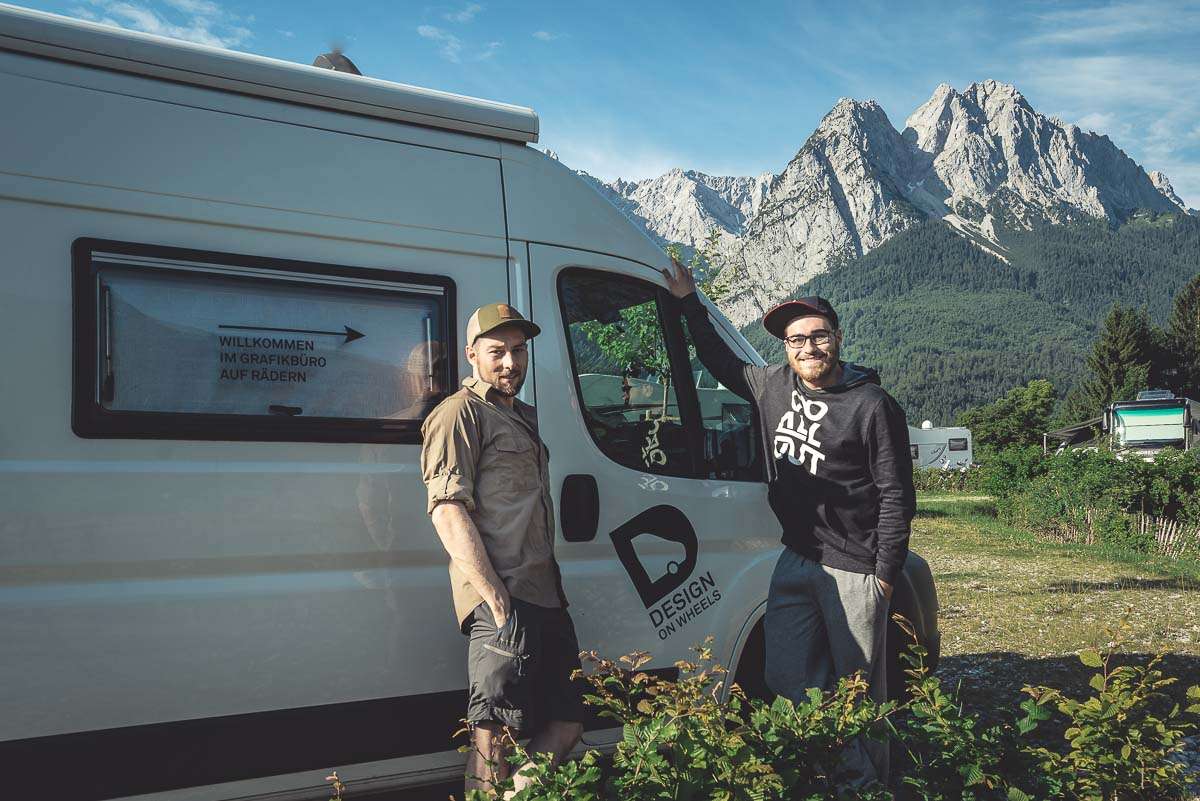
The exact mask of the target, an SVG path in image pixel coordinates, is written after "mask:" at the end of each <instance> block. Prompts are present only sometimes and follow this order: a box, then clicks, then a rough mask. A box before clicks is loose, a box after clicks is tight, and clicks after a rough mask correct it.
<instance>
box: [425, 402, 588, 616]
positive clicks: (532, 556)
mask: <svg viewBox="0 0 1200 801" xmlns="http://www.w3.org/2000/svg"><path fill="white" fill-rule="evenodd" d="M493 394H494V390H492V388H491V386H489V385H488V384H485V383H484V382H482V381H479V380H478V379H476V378H467V379H465V380H464V381H463V388H462V389H460V390H459V391H458V392H456V393H454V394H453V395H451V396H450V397H448V398H446V399H445V400H444V401H442V402H441V403H440V404H438V406H437V408H435V409H434V410H433V411H432V412H431V413H430V415H429V417H427V418H426V419H425V423H424V424H423V425H422V426H421V433H422V434H423V435H424V443H423V444H422V446H421V477H422V479H423V480H424V481H425V486H426V488H427V489H428V492H429V505H428V512H429V513H430V514H433V509H434V507H435V506H437V505H438V504H439V503H441V502H443V501H459V502H461V503H462V504H463V505H464V506H465V507H466V509H467V512H468V513H469V514H470V516H471V519H472V520H473V521H474V522H475V527H476V528H477V529H478V530H479V536H480V538H481V539H482V540H483V547H484V550H486V551H487V555H488V559H489V560H490V561H491V563H492V567H493V568H494V569H495V571H496V573H497V574H498V575H499V576H500V580H501V581H503V582H504V586H505V587H507V588H508V592H509V594H510V595H512V596H513V597H514V598H519V599H520V600H522V601H527V602H529V603H531V604H537V605H538V606H545V607H550V608H557V607H565V606H566V605H567V601H566V597H565V596H564V595H563V592H562V580H561V577H560V575H559V570H558V563H557V562H556V561H555V559H554V502H553V500H552V499H551V497H550V470H549V461H550V453H549V451H548V450H547V449H546V446H545V445H544V444H543V443H542V440H541V437H539V436H538V428H537V417H536V415H535V412H534V408H533V407H532V406H530V405H529V404H527V403H523V402H521V401H520V400H517V399H515V398H514V399H513V408H512V409H509V408H507V407H506V406H503V405H501V404H499V403H497V402H495V401H494V400H493V399H492V398H493ZM450 587H451V590H452V592H453V595H454V612H455V615H456V616H457V618H458V623H459V626H460V627H461V626H462V625H463V623H464V621H465V620H466V619H467V618H468V617H469V616H470V614H471V612H472V611H473V610H474V609H475V607H476V606H478V605H479V604H480V602H482V601H483V597H482V596H481V595H480V594H479V591H478V590H477V589H476V588H475V587H474V586H472V585H471V582H470V581H468V580H467V577H466V576H465V575H464V574H463V572H462V571H461V570H460V569H459V568H458V567H457V566H456V565H455V564H454V563H453V562H451V563H450Z"/></svg>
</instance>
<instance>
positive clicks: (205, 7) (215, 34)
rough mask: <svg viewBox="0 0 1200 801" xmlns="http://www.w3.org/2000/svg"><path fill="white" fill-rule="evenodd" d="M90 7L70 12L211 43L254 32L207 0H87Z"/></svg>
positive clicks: (227, 43)
mask: <svg viewBox="0 0 1200 801" xmlns="http://www.w3.org/2000/svg"><path fill="white" fill-rule="evenodd" d="M89 2H90V3H91V5H92V6H93V8H92V9H87V8H83V7H75V8H72V9H71V11H70V13H71V14H74V15H75V16H78V17H81V18H83V19H87V20H91V21H93V22H100V23H103V24H105V25H114V26H116V27H119V28H128V29H130V30H135V31H141V32H143V33H153V34H157V35H159V36H169V37H171V38H172V39H183V40H184V41H188V42H196V43H197V44H203V45H210V46H212V47H223V48H231V47H237V46H238V45H241V44H244V43H245V42H246V41H248V40H249V39H251V38H252V37H253V36H254V34H253V32H252V31H251V30H250V29H249V28H247V27H246V24H245V23H246V22H248V21H250V20H243V19H242V18H240V17H238V16H237V15H235V14H232V13H230V12H228V11H226V10H225V9H224V8H222V7H221V6H220V5H218V4H217V3H215V2H211V0H163V2H162V3H161V4H159V5H158V7H153V6H152V5H146V4H140V3H136V2H127V1H126V0H89Z"/></svg>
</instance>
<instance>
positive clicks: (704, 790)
mask: <svg viewBox="0 0 1200 801" xmlns="http://www.w3.org/2000/svg"><path fill="white" fill-rule="evenodd" d="M900 622H901V625H902V626H904V625H906V622H905V621H902V620H901V621H900ZM909 631H910V634H911V628H910V629H909ZM710 642H711V639H710V640H709V641H706V642H705V644H704V645H702V646H699V647H698V648H697V649H696V650H697V653H698V656H699V660H698V661H697V662H679V663H677V667H678V668H679V669H680V671H681V678H680V679H679V680H678V681H668V680H666V679H661V678H657V677H654V676H652V675H650V674H647V673H644V672H641V671H640V670H639V668H641V667H642V666H643V665H644V664H646V662H648V661H649V656H648V655H647V654H645V653H635V654H631V655H629V656H626V657H622V658H621V660H619V661H616V662H614V661H611V660H607V659H603V658H601V657H599V656H597V655H596V654H594V653H590V654H585V657H586V661H587V662H588V663H589V664H590V665H591V668H592V669H591V671H590V672H589V673H588V674H587V676H586V678H587V681H588V682H589V683H590V685H591V687H592V693H591V694H589V695H588V697H587V701H588V703H589V704H590V705H592V706H594V707H597V708H598V709H599V713H600V715H602V716H605V717H608V718H611V719H613V720H614V721H616V722H618V723H619V724H620V725H621V726H622V739H621V741H620V742H619V743H618V744H617V746H616V751H615V753H614V754H613V756H612V758H611V760H608V761H606V760H605V759H604V758H602V757H601V755H600V754H599V753H598V752H595V751H589V752H587V753H586V754H585V755H584V756H583V757H582V758H581V759H579V760H574V761H568V762H566V763H565V764H563V765H559V766H555V765H553V764H552V763H551V761H550V759H549V756H548V755H545V754H534V755H530V754H528V753H527V752H526V751H525V750H524V749H523V748H522V747H521V745H520V744H518V743H515V742H513V743H512V745H513V749H514V753H513V756H512V758H511V759H512V763H513V765H514V766H517V765H525V764H527V763H531V766H530V767H528V768H526V769H525V775H526V776H528V777H529V778H531V779H532V783H531V785H530V786H529V787H527V788H525V789H523V790H522V791H521V792H519V793H517V794H516V795H515V796H514V798H515V799H516V801H649V800H650V799H656V800H659V799H661V801H667V800H668V799H670V800H671V801H676V800H682V799H693V800H694V801H707V799H718V800H719V801H773V800H776V799H777V800H778V801H784V799H789V800H796V799H800V800H802V801H826V799H859V801H868V800H870V801H884V800H885V799H894V798H904V799H914V801H918V800H919V801H949V800H950V799H955V800H956V801H968V799H969V800H971V801H1031V799H1039V801H1042V800H1044V801H1149V799H1161V801H1169V799H1182V798H1184V797H1185V793H1186V777H1185V773H1184V768H1183V766H1182V765H1180V764H1179V763H1178V762H1176V761H1173V760H1172V759H1171V757H1172V755H1173V754H1175V753H1176V752H1177V751H1178V750H1179V749H1180V747H1181V746H1182V741H1183V737H1184V736H1185V735H1186V734H1187V733H1188V732H1189V731H1191V730H1193V729H1194V726H1193V725H1192V724H1190V723H1189V722H1187V721H1186V720H1184V717H1183V716H1184V714H1196V713H1200V686H1198V687H1192V688H1190V689H1189V690H1188V691H1187V695H1188V698H1189V699H1191V700H1192V704H1191V706H1189V707H1188V708H1187V710H1180V709H1179V708H1178V707H1174V708H1170V709H1169V710H1168V711H1167V712H1165V713H1160V712H1158V711H1157V709H1158V707H1159V706H1161V701H1162V699H1163V697H1164V696H1163V693H1162V690H1163V688H1164V687H1166V686H1167V685H1168V684H1170V683H1171V682H1173V681H1174V679H1170V678H1164V677H1163V675H1162V673H1161V671H1160V670H1159V669H1158V663H1159V662H1158V658H1155V659H1153V660H1151V661H1150V663H1149V664H1147V665H1141V666H1135V665H1124V666H1120V667H1117V666H1114V665H1113V664H1112V663H1111V655H1102V654H1100V653H1099V652H1097V651H1085V652H1084V653H1082V654H1081V655H1080V661H1081V662H1082V664H1083V665H1084V666H1085V667H1089V668H1094V669H1098V672H1097V673H1096V674H1095V675H1094V676H1093V677H1092V680H1091V686H1092V688H1093V689H1094V690H1095V694H1094V695H1093V696H1091V697H1089V698H1086V699H1083V700H1076V699H1072V698H1069V697H1067V696H1066V695H1064V694H1063V693H1061V692H1060V691H1058V690H1054V689H1050V688H1046V687H1026V688H1025V693H1026V694H1028V695H1029V698H1027V699H1026V700H1025V701H1023V702H1022V703H1021V704H1020V709H1019V711H1016V712H1014V714H1013V716H1012V719H1011V720H1010V721H1008V722H1005V723H1001V724H996V725H993V726H991V727H989V728H986V729H985V728H983V727H982V726H981V725H980V722H979V720H978V718H976V717H975V716H973V715H971V714H970V713H968V712H965V711H964V709H963V706H962V703H961V701H960V700H959V699H958V698H957V697H956V694H955V693H954V692H952V691H949V690H947V689H946V688H944V687H943V686H942V684H941V681H940V680H939V679H938V678H937V677H936V676H933V675H931V674H929V672H928V671H927V670H926V669H925V668H924V665H923V659H924V656H925V654H924V651H923V650H922V649H921V648H919V647H916V646H914V647H913V648H912V649H910V653H909V656H908V659H909V661H910V668H909V670H908V671H907V672H908V675H909V678H910V694H909V699H908V700H907V701H905V702H904V703H902V704H898V703H896V702H888V703H883V704H878V703H875V702H874V701H872V700H871V699H870V697H869V696H868V693H867V683H866V681H865V680H864V679H863V678H862V676H860V675H856V676H852V677H849V678H845V679H843V680H842V681H840V682H839V684H838V686H837V688H836V689H834V690H832V691H829V692H821V691H820V690H816V689H814V690H811V691H809V694H808V696H807V697H806V698H805V699H803V701H802V702H801V703H798V704H793V703H791V702H790V701H788V700H786V699H782V698H780V699H776V700H775V701H773V702H772V703H769V704H768V703H766V702H763V701H760V700H757V699H749V698H747V697H746V695H745V694H744V693H743V692H742V691H741V689H740V688H738V687H737V686H736V685H735V686H733V687H732V688H730V691H729V692H728V693H723V692H722V688H723V686H724V681H725V676H726V674H725V671H724V670H723V669H722V668H721V667H720V666H719V665H715V664H713V663H712V653H711V651H710V650H709V644H710ZM1055 714H1057V715H1059V716H1061V717H1062V718H1063V719H1064V721H1065V722H1066V723H1067V724H1068V725H1067V727H1066V731H1065V736H1064V739H1063V740H1062V741H1061V743H1059V745H1058V747H1056V748H1052V747H1049V746H1047V745H1045V744H1044V743H1037V742H1035V741H1034V740H1033V739H1032V738H1031V736H1030V735H1031V734H1032V733H1033V732H1034V730H1035V729H1037V728H1038V726H1039V725H1040V724H1042V723H1043V722H1044V721H1047V720H1049V719H1051V718H1052V717H1054V716H1055ZM889 735H890V736H891V737H892V738H893V739H894V740H896V741H898V745H899V747H900V748H901V749H902V750H903V752H904V753H905V754H907V757H908V765H907V766H906V767H905V766H901V767H899V769H897V770H894V773H897V774H899V781H898V782H895V783H896V784H897V785H898V787H896V788H895V790H894V792H895V794H893V790H891V789H888V788H884V787H881V786H878V785H875V786H872V787H866V788H853V789H852V788H850V787H849V786H847V783H846V782H845V781H844V776H843V774H842V773H841V767H840V755H841V753H842V751H843V749H844V748H845V747H846V746H847V744H848V743H850V742H851V741H852V740H853V739H854V738H856V737H885V736H889ZM496 789H497V791H498V792H500V793H504V792H506V791H509V790H511V789H512V781H511V779H508V780H505V781H502V782H498V783H497V786H496ZM485 798H486V796H484V794H482V793H480V792H478V791H473V792H472V793H471V794H469V795H468V801H483V799H485Z"/></svg>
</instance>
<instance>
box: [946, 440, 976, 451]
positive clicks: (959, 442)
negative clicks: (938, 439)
mask: <svg viewBox="0 0 1200 801" xmlns="http://www.w3.org/2000/svg"><path fill="white" fill-rule="evenodd" d="M956 445H961V447H955V446H956ZM946 447H947V449H949V450H951V451H955V452H957V453H961V452H962V451H965V450H967V449H969V448H970V447H971V443H970V441H969V440H968V439H967V438H966V437H950V438H949V439H947V440H946Z"/></svg>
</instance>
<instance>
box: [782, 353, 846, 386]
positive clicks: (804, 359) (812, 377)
mask: <svg viewBox="0 0 1200 801" xmlns="http://www.w3.org/2000/svg"><path fill="white" fill-rule="evenodd" d="M790 361H791V364H792V370H794V371H795V372H796V374H797V375H799V376H800V377H801V378H802V379H804V380H805V381H807V382H809V383H810V384H815V383H818V382H819V381H821V379H823V378H825V377H826V376H828V375H829V374H830V373H832V372H833V371H834V370H836V369H837V366H838V348H836V347H833V348H830V349H829V350H828V351H824V352H822V353H821V356H820V358H813V357H812V356H811V354H796V355H794V356H791V357H790Z"/></svg>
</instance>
